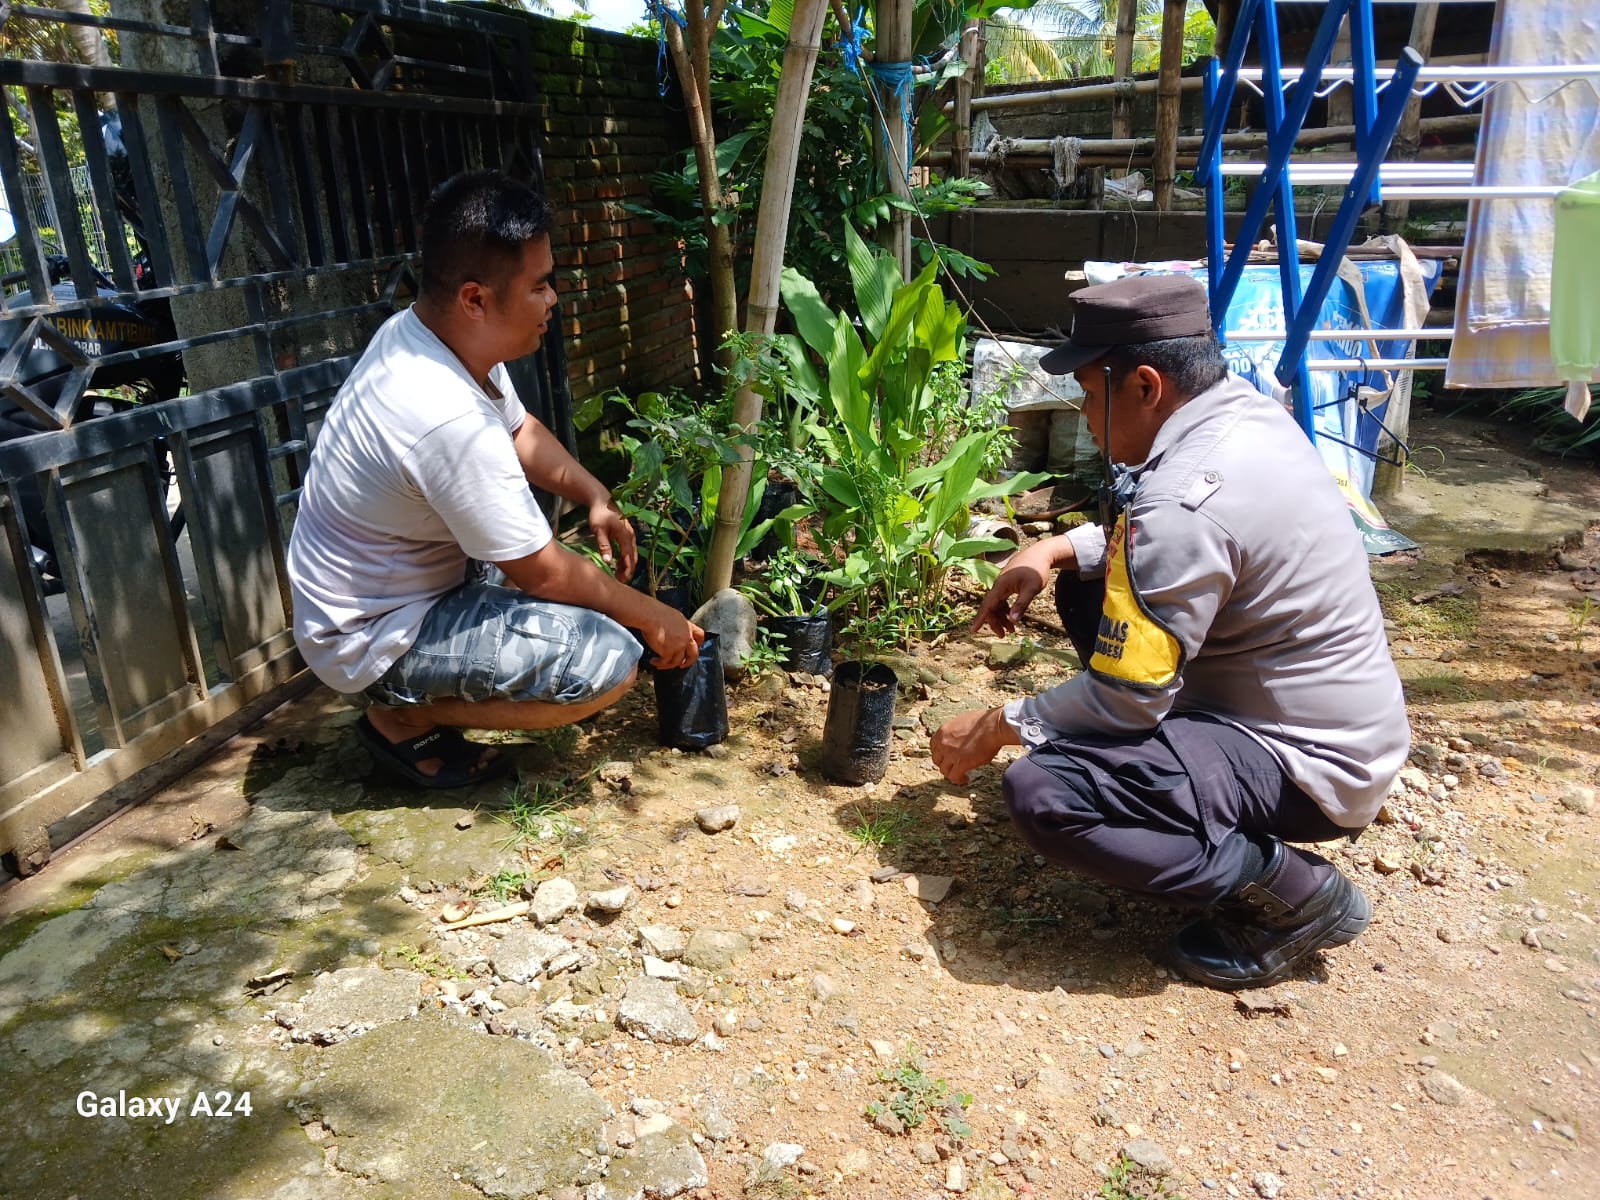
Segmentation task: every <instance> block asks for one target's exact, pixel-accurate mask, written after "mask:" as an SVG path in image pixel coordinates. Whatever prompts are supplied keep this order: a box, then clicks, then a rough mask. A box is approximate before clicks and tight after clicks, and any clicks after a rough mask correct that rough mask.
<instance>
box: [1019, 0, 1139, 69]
mask: <svg viewBox="0 0 1600 1200" xmlns="http://www.w3.org/2000/svg"><path fill="white" fill-rule="evenodd" d="M1161 6H1162V0H1138V3H1137V7H1136V8H1135V10H1134V20H1135V30H1134V35H1133V69H1134V70H1135V71H1144V70H1150V69H1152V68H1154V67H1155V66H1156V64H1157V61H1158V60H1159V59H1160V57H1161ZM1016 11H1017V10H1011V12H1013V13H1015V12H1016ZM988 44H989V53H988V61H989V64H990V72H989V78H990V80H991V82H995V83H1001V82H1004V83H1021V82H1026V81H1029V80H1037V79H1075V78H1082V77H1084V76H1090V75H1110V74H1111V73H1112V58H1113V54H1114V52H1115V50H1116V44H1117V0H1038V3H1036V4H1034V5H1033V6H1032V7H1031V8H1029V9H1028V10H1027V12H1026V15H1024V16H1021V18H1020V19H1019V18H1018V17H1016V16H1006V17H1000V16H996V17H991V18H990V19H989V22H988Z"/></svg>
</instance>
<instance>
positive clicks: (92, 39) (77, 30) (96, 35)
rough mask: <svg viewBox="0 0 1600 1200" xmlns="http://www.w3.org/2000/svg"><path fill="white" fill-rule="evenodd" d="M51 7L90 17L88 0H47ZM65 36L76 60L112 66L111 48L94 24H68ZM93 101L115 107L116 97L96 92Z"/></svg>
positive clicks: (106, 107)
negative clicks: (74, 53) (76, 53)
mask: <svg viewBox="0 0 1600 1200" xmlns="http://www.w3.org/2000/svg"><path fill="white" fill-rule="evenodd" d="M48 3H49V4H50V6H51V7H52V8H55V9H59V10H60V11H61V12H64V13H75V14H76V15H78V16H80V17H92V16H93V15H94V14H93V13H92V12H90V11H89V0H48ZM67 36H69V37H70V38H72V44H73V46H74V47H75V48H76V49H77V51H78V61H79V62H81V63H83V65H84V66H86V67H112V66H115V65H116V64H115V63H113V62H112V61H111V50H110V48H109V47H107V45H106V35H105V34H104V33H102V32H101V31H100V28H99V27H98V26H96V25H68V26H67ZM94 98H95V103H96V104H98V105H99V106H100V107H101V108H102V109H112V108H115V107H116V103H117V100H116V97H115V96H113V95H112V94H111V93H110V92H96V93H95V97H94Z"/></svg>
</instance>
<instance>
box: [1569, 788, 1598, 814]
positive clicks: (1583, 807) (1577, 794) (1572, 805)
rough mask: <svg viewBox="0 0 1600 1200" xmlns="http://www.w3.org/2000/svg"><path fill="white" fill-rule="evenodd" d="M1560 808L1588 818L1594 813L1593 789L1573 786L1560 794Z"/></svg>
mask: <svg viewBox="0 0 1600 1200" xmlns="http://www.w3.org/2000/svg"><path fill="white" fill-rule="evenodd" d="M1561 807H1562V808H1564V809H1567V810H1568V811H1569V812H1575V813H1581V814H1583V815H1584V816H1588V815H1589V814H1590V813H1592V812H1593V811H1594V789H1593V788H1589V787H1582V786H1579V785H1577V784H1574V785H1573V786H1572V787H1569V788H1568V789H1567V790H1566V791H1564V792H1562V793H1561Z"/></svg>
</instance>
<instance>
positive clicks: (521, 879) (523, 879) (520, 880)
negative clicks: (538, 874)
mask: <svg viewBox="0 0 1600 1200" xmlns="http://www.w3.org/2000/svg"><path fill="white" fill-rule="evenodd" d="M534 878H535V876H534V874H533V872H532V871H529V870H528V869H527V868H525V867H503V868H501V869H500V870H498V871H496V872H495V873H494V874H493V875H491V876H489V878H488V879H485V880H484V881H483V883H482V884H481V885H479V886H478V887H477V888H476V889H475V890H476V892H477V894H478V895H480V896H489V897H491V898H492V899H494V900H495V901H496V902H498V903H500V904H504V903H505V902H506V901H508V900H510V899H511V897H513V896H520V895H521V894H522V890H523V888H524V887H525V886H526V885H527V884H530V883H532V882H533V880H534Z"/></svg>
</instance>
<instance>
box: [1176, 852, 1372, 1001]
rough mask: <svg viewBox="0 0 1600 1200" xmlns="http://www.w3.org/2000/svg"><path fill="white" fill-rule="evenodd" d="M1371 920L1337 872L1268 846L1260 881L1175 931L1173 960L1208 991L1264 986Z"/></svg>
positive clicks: (1367, 907)
mask: <svg viewBox="0 0 1600 1200" xmlns="http://www.w3.org/2000/svg"><path fill="white" fill-rule="evenodd" d="M1291 856H1293V857H1291ZM1296 860H1298V861H1296ZM1319 877H1320V878H1319ZM1296 884H1298V885H1299V886H1298V887H1296V886H1294V885H1296ZM1275 889H1276V890H1275ZM1297 892H1298V893H1299V896H1296V893H1297ZM1299 897H1304V898H1303V899H1301V898H1299ZM1297 899H1298V903H1296V902H1295V901H1296V900H1297ZM1371 920H1372V905H1371V904H1370V903H1369V902H1368V900H1367V898H1366V896H1364V895H1363V894H1362V893H1361V889H1360V888H1358V887H1356V885H1355V884H1353V883H1351V882H1350V881H1349V880H1348V879H1346V878H1345V877H1344V875H1343V874H1341V873H1340V871H1339V869H1338V868H1337V867H1335V866H1334V865H1333V864H1332V863H1330V862H1328V860H1327V859H1325V858H1321V857H1319V856H1318V855H1315V854H1309V853H1306V852H1305V851H1300V850H1290V849H1286V848H1285V847H1284V844H1283V843H1282V842H1280V841H1277V840H1274V841H1273V842H1272V843H1271V844H1270V846H1269V847H1268V849H1267V857H1266V862H1265V863H1264V864H1263V867H1262V871H1261V877H1260V878H1259V879H1257V880H1255V881H1254V882H1253V883H1247V884H1245V885H1244V886H1243V887H1241V888H1240V889H1239V890H1238V891H1237V892H1235V893H1234V894H1233V895H1231V896H1229V897H1228V898H1227V899H1225V900H1223V901H1222V902H1221V903H1220V904H1218V905H1217V907H1216V910H1215V911H1214V912H1213V914H1212V915H1211V916H1210V917H1207V918H1206V919H1204V920H1201V921H1196V922H1194V924H1192V925H1188V926H1186V927H1184V928H1183V929H1181V930H1180V931H1179V932H1178V936H1177V937H1176V938H1175V939H1174V941H1173V945H1172V957H1173V960H1174V965H1176V966H1177V968H1178V970H1180V971H1182V972H1183V973H1184V974H1185V975H1186V976H1188V977H1189V978H1190V979H1192V980H1194V981H1195V982H1196V983H1203V984H1205V985H1206V986H1207V987H1214V988H1223V989H1226V990H1228V991H1233V990H1236V989H1238V988H1255V987H1268V986H1270V985H1272V984H1274V983H1277V982H1278V981H1279V980H1282V979H1285V978H1287V977H1288V976H1290V975H1292V974H1293V973H1294V971H1295V969H1296V968H1297V967H1299V966H1300V965H1301V964H1302V963H1304V962H1305V961H1306V960H1307V959H1308V958H1310V957H1311V956H1312V955H1313V954H1315V953H1316V952H1317V951H1318V950H1321V949H1324V948H1325V947H1328V946H1343V945H1344V944H1345V943H1346V942H1351V941H1354V940H1355V939H1356V937H1358V936H1359V935H1360V933H1361V931H1362V930H1364V929H1365V928H1366V927H1367V924H1368V922H1370V921H1371Z"/></svg>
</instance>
